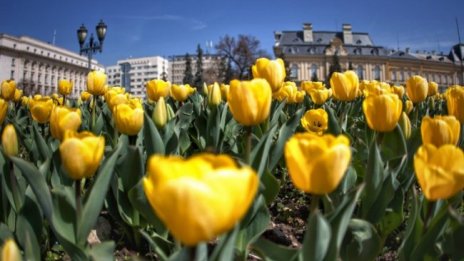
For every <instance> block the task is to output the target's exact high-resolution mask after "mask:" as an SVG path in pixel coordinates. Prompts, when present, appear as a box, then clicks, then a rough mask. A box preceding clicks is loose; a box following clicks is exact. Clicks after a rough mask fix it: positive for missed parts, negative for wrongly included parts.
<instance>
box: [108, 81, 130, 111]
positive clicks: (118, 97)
mask: <svg viewBox="0 0 464 261" xmlns="http://www.w3.org/2000/svg"><path fill="white" fill-rule="evenodd" d="M125 92H126V89H124V88H123V87H112V88H109V89H108V90H107V91H106V93H105V101H106V104H107V105H108V108H109V109H110V111H113V108H114V107H115V106H116V105H118V104H121V103H127V101H128V99H129V98H128V94H126V93H125Z"/></svg>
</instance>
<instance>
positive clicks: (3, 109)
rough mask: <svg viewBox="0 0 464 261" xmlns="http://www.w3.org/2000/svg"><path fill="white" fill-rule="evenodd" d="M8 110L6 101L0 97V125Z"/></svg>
mask: <svg viewBox="0 0 464 261" xmlns="http://www.w3.org/2000/svg"><path fill="white" fill-rule="evenodd" d="M7 112H8V101H5V100H4V99H2V98H0V125H1V124H2V123H3V121H4V120H5V118H6V114H7Z"/></svg>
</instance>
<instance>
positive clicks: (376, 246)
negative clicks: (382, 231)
mask: <svg viewBox="0 0 464 261" xmlns="http://www.w3.org/2000/svg"><path fill="white" fill-rule="evenodd" d="M381 250H382V244H381V241H380V237H379V236H378V235H377V232H376V230H375V227H374V226H372V224H371V223H369V222H367V221H365V220H362V219H352V220H351V221H350V224H349V226H348V231H347V233H346V236H345V239H344V241H343V245H342V249H341V251H340V252H341V258H342V260H348V261H357V260H375V258H376V257H377V255H378V254H379V253H380V251H381Z"/></svg>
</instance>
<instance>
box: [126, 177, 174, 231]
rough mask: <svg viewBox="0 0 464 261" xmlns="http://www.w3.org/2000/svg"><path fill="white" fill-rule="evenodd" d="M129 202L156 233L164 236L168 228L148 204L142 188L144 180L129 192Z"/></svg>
mask: <svg viewBox="0 0 464 261" xmlns="http://www.w3.org/2000/svg"><path fill="white" fill-rule="evenodd" d="M129 200H130V202H131V204H132V206H133V207H134V208H135V209H137V211H139V212H140V214H141V215H142V216H143V217H144V218H145V219H146V220H148V222H149V223H150V224H152V225H153V226H154V228H155V231H156V232H157V233H158V234H164V233H165V232H166V227H165V226H164V224H163V222H161V220H160V219H159V218H158V217H157V216H156V214H155V212H154V211H153V209H152V208H151V206H150V204H149V203H148V200H147V197H146V196H145V192H144V190H143V186H142V180H140V181H139V183H137V185H136V186H135V187H133V188H132V189H131V190H130V191H129Z"/></svg>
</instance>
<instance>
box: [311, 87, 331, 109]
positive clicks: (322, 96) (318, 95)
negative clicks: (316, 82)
mask: <svg viewBox="0 0 464 261" xmlns="http://www.w3.org/2000/svg"><path fill="white" fill-rule="evenodd" d="M309 96H311V100H312V101H313V102H314V103H315V104H317V105H322V104H324V103H325V102H326V101H327V99H328V98H330V97H331V96H332V89H326V88H323V89H311V90H309Z"/></svg>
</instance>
